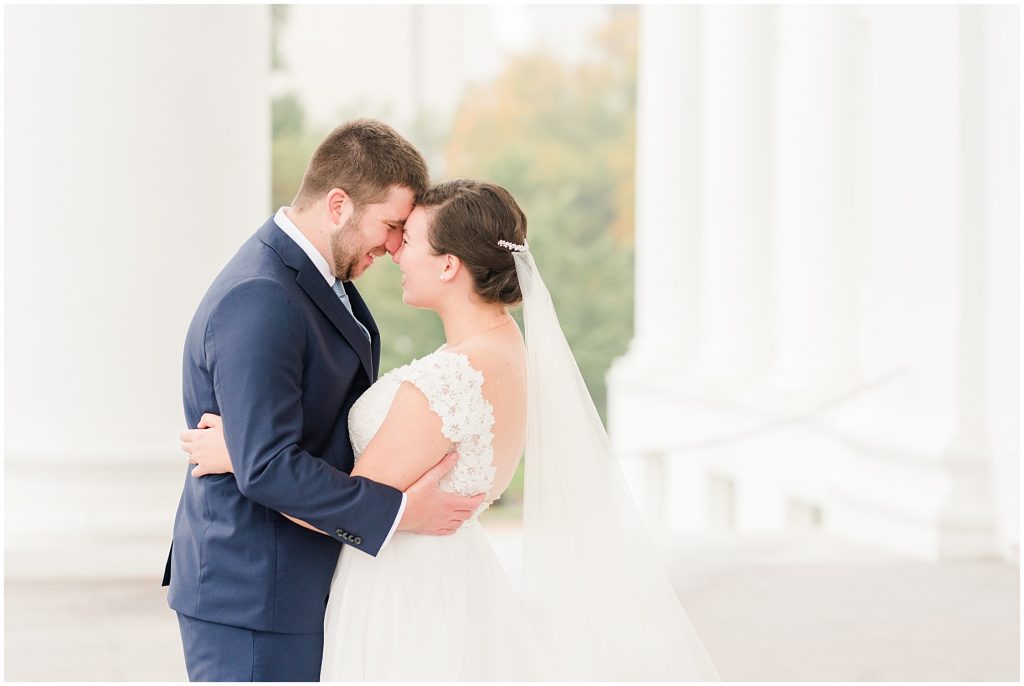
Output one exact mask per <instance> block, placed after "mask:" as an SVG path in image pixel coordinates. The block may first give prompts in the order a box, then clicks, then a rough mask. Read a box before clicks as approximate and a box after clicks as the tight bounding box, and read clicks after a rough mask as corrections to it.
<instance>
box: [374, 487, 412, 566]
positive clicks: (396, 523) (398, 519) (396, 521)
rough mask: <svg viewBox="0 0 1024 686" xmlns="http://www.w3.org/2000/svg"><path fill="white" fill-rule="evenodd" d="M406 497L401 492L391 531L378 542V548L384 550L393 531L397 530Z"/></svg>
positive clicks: (407, 497) (393, 533)
mask: <svg viewBox="0 0 1024 686" xmlns="http://www.w3.org/2000/svg"><path fill="white" fill-rule="evenodd" d="M408 499H409V496H407V495H406V494H405V493H403V494H402V504H401V505H399V506H398V514H397V515H395V523H394V524H392V525H391V531H389V532H388V536H387V538H385V539H384V542H383V543H381V544H380V549H381V550H384V546H386V545H387V544H388V541H390V540H391V537H392V536H394V535H395V532H396V531H397V530H398V523H399V522H400V521H402V513H403V512H405V502H406V500H408ZM378 554H379V551H378Z"/></svg>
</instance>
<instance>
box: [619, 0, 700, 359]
mask: <svg viewBox="0 0 1024 686" xmlns="http://www.w3.org/2000/svg"><path fill="white" fill-rule="evenodd" d="M639 12H640V27H639V42H638V45H639V51H640V52H639V56H638V64H637V70H638V73H637V140H636V228H635V245H636V257H635V259H636V268H635V274H636V276H635V279H636V292H635V311H634V316H635V324H634V329H635V333H634V336H633V341H632V343H631V344H630V349H629V352H628V354H627V356H626V360H624V361H623V363H625V362H627V361H628V364H629V365H630V366H632V367H646V368H652V369H655V370H657V369H660V368H664V367H665V366H666V365H676V364H678V363H679V362H680V358H685V357H686V356H687V355H689V353H690V351H691V350H692V348H693V346H694V344H695V335H696V331H695V327H694V324H695V322H696V313H695V310H696V303H695V300H694V296H695V293H696V284H697V225H698V218H699V215H698V212H699V201H700V195H699V188H700V179H699V173H698V172H699V154H700V146H699V144H700V129H701V121H700V115H699V103H698V102H697V99H698V94H699V78H700V71H699V54H700V53H699V35H698V32H697V18H698V16H699V12H700V10H698V9H697V8H694V7H680V6H671V5H644V6H642V7H641V8H640V10H639Z"/></svg>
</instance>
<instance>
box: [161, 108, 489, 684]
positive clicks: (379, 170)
mask: <svg viewBox="0 0 1024 686" xmlns="http://www.w3.org/2000/svg"><path fill="white" fill-rule="evenodd" d="M427 183H428V178H427V169H426V163H425V162H424V160H423V157H422V156H421V155H420V154H419V152H418V151H417V150H416V149H415V148H414V147H413V146H412V145H411V144H410V143H409V142H408V141H407V140H405V139H404V138H402V137H401V136H400V135H399V134H398V133H397V132H395V131H394V130H393V129H391V128H390V127H389V126H387V125H385V124H382V123H380V122H376V121H372V120H359V121H355V122H352V123H349V124H347V125H344V126H341V127H339V128H337V129H335V130H334V131H333V132H332V133H331V134H330V135H329V136H327V138H326V139H325V140H324V141H323V142H322V143H321V144H320V146H319V147H318V148H317V149H316V151H315V152H314V153H313V157H312V159H311V160H310V163H309V167H308V169H307V170H306V173H305V176H304V177H303V179H302V186H301V187H300V189H299V192H298V194H297V195H296V196H295V199H294V200H293V202H292V207H290V208H288V207H282V208H281V209H280V210H279V211H278V212H277V214H276V215H275V216H274V217H273V218H271V219H269V220H268V221H267V222H266V224H264V225H263V227H262V228H261V229H260V230H259V231H257V232H256V234H255V235H254V236H252V237H251V238H250V239H249V240H248V241H246V242H245V243H244V244H243V245H242V247H241V249H240V250H239V251H238V252H237V253H236V254H235V256H234V257H233V258H232V259H231V261H230V262H228V264H227V266H226V267H225V268H224V270H223V271H221V273H220V274H219V275H218V276H217V278H216V279H215V280H214V282H213V285H211V286H210V288H209V290H208V291H207V292H206V295H205V297H204V298H203V300H202V302H201V303H200V304H199V308H198V309H197V310H196V313H195V316H194V317H193V319H192V324H191V326H190V327H189V330H188V334H187V336H186V339H185V355H184V379H183V394H184V404H185V414H186V418H187V421H188V424H189V426H190V427H195V426H197V425H198V424H199V420H200V417H201V416H202V415H203V414H204V413H207V412H209V413H213V414H219V415H221V416H222V417H223V425H222V426H223V431H224V438H225V441H226V442H227V446H228V449H229V451H230V453H231V457H232V461H233V464H234V471H235V473H234V474H233V475H232V474H221V475H215V476H207V477H206V478H203V479H198V478H192V476H186V478H185V485H184V488H183V490H182V494H181V500H180V501H179V503H178V511H177V514H176V516H175V520H174V538H173V543H172V547H171V552H170V553H169V554H168V560H167V569H166V570H165V573H164V583H163V585H165V586H166V585H170V590H169V593H168V596H167V601H168V604H169V605H170V606H171V608H172V609H173V610H175V611H176V612H177V615H178V622H179V627H180V629H181V638H182V644H183V646H184V651H185V663H186V667H187V670H188V675H189V678H190V679H191V680H193V681H318V680H319V677H320V661H321V655H322V651H323V621H324V610H325V607H326V605H327V598H328V592H329V590H330V585H331V578H332V576H333V573H334V569H335V566H336V564H337V561H338V555H339V552H340V551H341V547H342V544H344V545H347V546H349V547H351V548H357V549H358V550H359V551H361V552H355V551H351V552H349V553H346V554H349V555H358V554H368V555H376V554H377V553H378V552H379V551H380V550H381V549H382V548H383V547H385V546H386V545H387V543H388V541H389V539H390V538H391V536H392V534H394V532H395V531H396V530H404V531H414V532H417V533H424V534H438V533H441V532H444V531H447V530H450V529H451V528H452V526H453V525H457V524H461V522H462V521H464V520H465V519H467V518H468V517H469V516H470V514H471V513H472V512H473V511H474V510H475V509H476V506H477V504H479V502H480V500H481V499H482V498H483V495H482V494H481V495H479V496H475V497H472V498H461V497H459V496H455V495H452V494H448V493H445V492H444V491H441V490H440V489H439V488H438V485H437V480H438V478H439V477H440V476H441V475H443V473H444V472H446V471H447V470H448V469H449V468H450V467H451V466H452V464H453V462H454V460H453V459H452V456H447V457H445V458H444V459H443V460H442V461H441V462H440V463H439V464H438V465H437V467H435V468H434V469H432V470H431V471H430V472H428V473H427V474H426V475H424V476H423V477H422V478H421V479H420V480H419V481H418V482H417V483H415V484H413V486H411V487H410V488H409V489H408V490H407V491H406V492H405V493H402V492H400V491H398V490H396V489H394V488H391V487H389V486H386V485H383V484H379V483H376V482H374V481H370V480H368V479H365V478H361V477H352V476H349V475H348V472H349V471H351V469H352V466H353V455H352V447H351V444H350V443H349V436H348V423H347V417H348V412H349V408H351V406H352V404H353V403H354V402H355V400H356V399H357V398H358V397H359V396H360V395H361V394H362V393H363V391H365V390H366V389H367V388H368V387H369V386H370V384H371V383H373V381H374V380H375V379H376V377H377V372H378V365H379V360H380V336H379V332H378V330H377V327H376V325H375V324H374V321H373V318H372V317H371V316H370V312H369V310H368V309H367V307H366V304H365V303H364V302H363V299H362V298H361V297H360V295H359V292H358V291H357V290H356V289H355V286H353V285H352V284H351V283H350V282H351V280H352V279H354V278H356V277H358V276H359V275H360V274H362V273H363V272H364V271H365V270H366V269H367V268H368V267H369V266H370V265H372V264H373V261H374V259H375V258H376V257H380V256H382V255H384V253H385V252H394V251H395V250H397V249H398V247H399V244H400V243H401V237H402V227H403V225H404V223H405V219H406V217H407V216H408V215H409V213H410V212H411V211H412V208H413V204H414V202H415V199H416V197H417V195H418V194H420V193H422V192H423V191H424V190H425V189H426V187H427ZM438 458H439V459H440V458H441V456H440V455H439V456H438ZM282 513H283V514H287V515H290V516H293V517H296V518H298V519H302V520H305V521H306V522H309V523H310V524H312V525H313V526H315V527H316V528H317V529H319V530H320V531H323V532H328V533H329V536H325V535H323V534H322V533H320V532H316V531H311V530H309V529H305V528H302V527H300V526H298V525H296V524H293V523H291V522H289V521H288V520H287V519H285V517H284V516H283V515H282Z"/></svg>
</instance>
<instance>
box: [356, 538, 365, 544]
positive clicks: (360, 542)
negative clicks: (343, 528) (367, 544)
mask: <svg viewBox="0 0 1024 686" xmlns="http://www.w3.org/2000/svg"><path fill="white" fill-rule="evenodd" d="M362 542H363V539H361V538H359V537H358V536H356V537H355V544H356V545H360V544H362Z"/></svg>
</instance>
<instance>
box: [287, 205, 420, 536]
mask: <svg viewBox="0 0 1024 686" xmlns="http://www.w3.org/2000/svg"><path fill="white" fill-rule="evenodd" d="M289 209H290V208H288V207H282V208H281V209H279V210H278V211H277V214H275V215H274V223H275V224H277V226H278V228H280V229H281V230H282V231H284V232H285V233H286V234H288V237H289V238H291V239H292V240H293V241H295V243H296V245H298V246H299V247H300V248H302V252H304V253H306V255H308V256H309V259H310V260H311V261H312V262H313V265H314V266H316V268H317V270H318V271H319V272H320V274H321V276H323V277H324V281H326V282H327V285H328V286H329V287H331V288H332V289H333V287H334V282H335V281H337V280H338V279H337V277H335V276H334V272H333V271H331V265H330V264H328V262H327V260H326V259H325V258H324V256H323V255H321V254H320V251H319V250H317V249H316V248H315V247H314V246H313V244H312V243H311V242H310V240H309V239H308V238H306V236H305V234H303V233H302V231H300V230H299V227H297V226H295V223H294V222H293V221H292V220H291V219H289V218H288V215H287V214H285V212H287V210H289ZM332 293H333V290H332ZM351 311H352V310H351V309H349V312H351ZM352 318H353V319H355V315H354V314H353V315H352ZM356 323H357V324H359V326H361V327H362V326H363V324H362V322H360V321H359V320H358V319H356ZM363 328H364V329H365V327H363ZM367 335H369V334H367ZM406 500H407V496H406V495H405V493H403V494H402V504H401V505H399V506H398V516H396V517H395V523H394V524H392V525H391V531H389V532H388V536H387V538H385V539H384V543H383V544H381V550H383V549H384V546H386V545H387V544H388V541H390V540H391V537H392V536H394V535H395V531H396V530H397V529H398V523H399V522H400V521H402V513H403V512H405V501H406Z"/></svg>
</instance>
